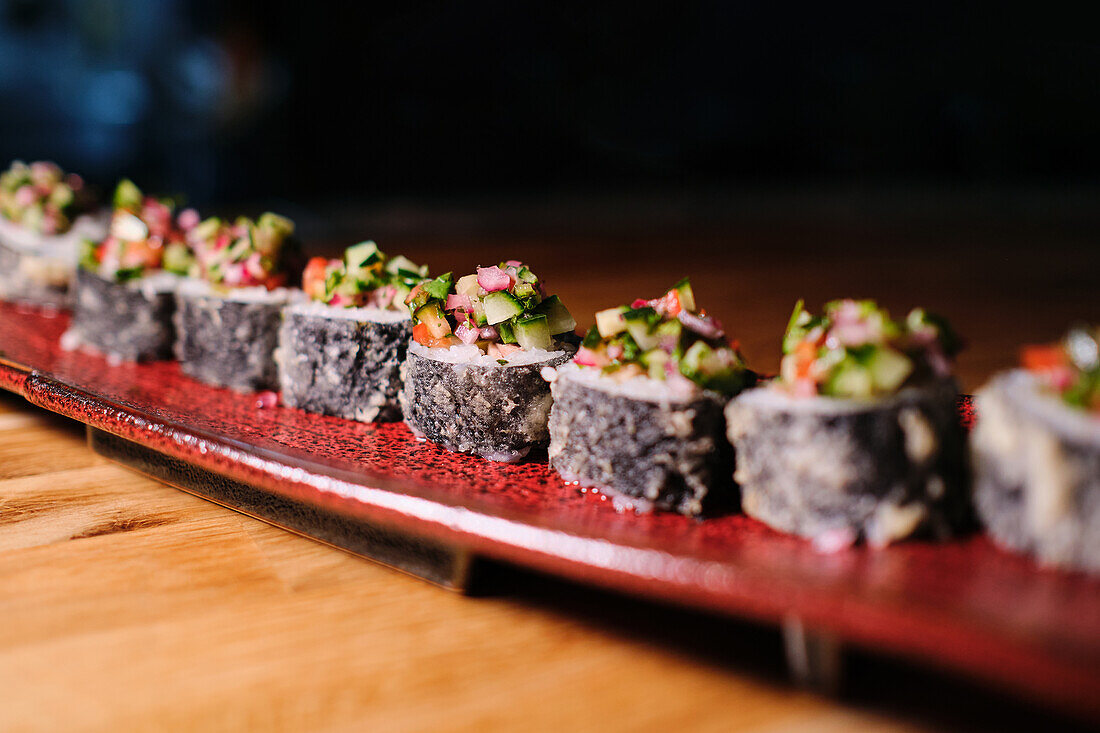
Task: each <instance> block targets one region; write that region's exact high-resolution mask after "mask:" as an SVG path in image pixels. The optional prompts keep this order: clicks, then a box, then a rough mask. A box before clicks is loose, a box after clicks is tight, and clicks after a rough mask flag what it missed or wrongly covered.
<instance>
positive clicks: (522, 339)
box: [513, 316, 550, 349]
mask: <svg viewBox="0 0 1100 733" xmlns="http://www.w3.org/2000/svg"><path fill="white" fill-rule="evenodd" d="M513 330H514V332H515V335H516V343H518V344H519V345H520V348H524V349H549V348H550V327H549V326H548V325H547V321H546V316H529V317H527V318H521V319H520V320H518V321H516V325H515V327H514V329H513Z"/></svg>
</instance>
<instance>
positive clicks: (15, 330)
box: [0, 303, 1100, 716]
mask: <svg viewBox="0 0 1100 733" xmlns="http://www.w3.org/2000/svg"><path fill="white" fill-rule="evenodd" d="M67 323H68V317H67V316H65V315H56V316H52V317H50V316H47V315H43V314H41V313H38V312H35V311H33V310H27V309H21V308H17V307H15V306H12V305H8V304H5V303H0V387H3V388H5V389H9V390H11V391H14V392H17V393H19V394H22V395H23V396H25V397H26V398H27V399H28V400H29V401H30V402H32V403H34V404H37V405H40V406H42V407H45V408H47V409H50V410H53V411H55V412H58V413H61V414H63V415H67V416H69V417H72V418H74V419H76V420H79V421H81V422H84V423H86V424H88V425H90V426H92V427H93V428H97V429H99V430H102V431H105V432H108V433H111V434H113V435H116V436H119V437H121V438H124V439H126V440H128V441H132V442H133V443H136V444H138V445H140V446H143V447H144V448H146V449H152V450H154V451H156V452H157V453H159V454H163V455H165V456H168V457H170V458H172V459H175V460H180V461H183V462H185V463H187V464H190V465H193V466H196V467H198V468H201V469H203V470H205V471H211V472H214V473H216V474H219V475H221V476H224V477H227V478H229V479H232V480H233V481H236V482H240V483H242V484H245V485H248V486H253V487H258V488H259V489H262V490H263V491H267V492H271V494H273V495H276V496H278V497H280V498H281V499H285V500H288V501H290V502H294V503H297V504H299V505H306V506H308V507H309V508H310V510H311V511H314V512H321V513H326V514H329V515H331V516H333V517H337V518H350V519H354V520H357V521H362V522H365V523H368V524H369V525H370V526H373V527H379V528H383V529H384V530H386V531H391V532H396V533H403V534H405V535H408V536H411V537H414V538H418V539H420V540H423V541H425V542H430V543H434V544H435V545H437V546H442V547H448V548H453V549H455V550H456V551H458V552H461V553H471V554H472V555H473V556H479V555H480V556H485V557H491V558H495V559H498V560H504V561H508V562H512V563H516V564H520V565H525V566H529V567H533V568H537V569H540V570H542V571H546V572H550V573H554V574H557V575H561V576H563V577H568V578H572V579H575V580H579V581H582V582H586V583H592V584H597V585H601V586H605V587H610V588H615V589H619V590H622V591H626V592H628V593H635V594H640V595H645V596H649V597H659V598H663V599H667V600H670V601H673V602H675V603H679V604H683V605H688V606H694V607H699V608H707V609H711V610H714V611H717V612H721V613H728V614H731V615H739V616H745V617H751V618H755V619H761V620H766V621H775V622H781V621H784V620H792V619H797V620H798V621H800V622H801V623H802V624H804V625H805V626H806V627H807V628H811V629H819V630H822V631H826V632H829V633H832V634H836V635H837V636H838V637H840V638H842V639H845V640H848V641H851V642H855V643H858V644H860V645H863V646H865V647H869V648H874V649H880V650H883V651H888V652H891V653H897V654H903V655H907V656H911V657H916V658H920V659H923V660H925V661H929V662H932V663H935V664H939V665H942V666H945V667H950V668H953V669H956V670H960V671H964V672H967V673H969V674H972V675H974V676H976V677H979V678H981V679H984V680H986V681H988V682H990V683H995V684H998V685H1001V686H1005V687H1009V688H1012V689H1015V690H1018V691H1020V692H1023V693H1026V694H1028V695H1030V696H1032V697H1035V698H1037V699H1040V700H1044V701H1046V702H1048V703H1055V704H1059V705H1061V706H1064V707H1065V708H1067V709H1074V710H1077V711H1078V712H1081V713H1085V714H1086V715H1093V716H1100V579H1095V578H1088V577H1085V576H1083V575H1080V574H1074V573H1066V572H1060V571H1054V570H1048V569H1041V568H1039V567H1037V566H1036V565H1034V564H1033V563H1032V562H1031V561H1029V560H1028V559H1026V558H1022V557H1017V556H1014V555H1011V554H1008V553H1006V552H1002V551H1000V550H998V549H997V548H995V547H994V546H993V545H991V544H990V542H989V541H988V540H987V539H986V538H985V537H983V536H979V535H975V536H972V537H969V538H964V539H961V540H957V541H953V542H950V543H947V544H933V543H926V542H909V543H904V544H902V545H899V546H896V547H891V548H889V549H887V550H881V551H872V550H868V549H865V548H854V549H850V550H846V551H842V552H839V553H835V554H831V555H822V554H818V553H817V552H815V551H814V550H813V549H812V548H811V546H810V545H809V543H807V542H805V541H803V540H800V539H796V538H792V537H787V536H784V535H781V534H779V533H776V532H773V531H771V530H769V529H768V528H767V527H765V526H763V525H761V524H760V523H758V522H756V521H754V520H751V519H749V518H747V517H744V516H741V515H730V516H725V517H718V518H713V519H708V520H706V521H702V522H700V521H695V520H691V519H687V518H685V517H681V516H678V515H673V514H669V513H655V514H651V515H645V516H638V515H634V514H621V513H617V512H616V511H615V510H614V508H613V507H612V506H611V502H610V501H608V500H606V499H605V498H604V497H603V496H602V495H599V494H593V493H586V492H582V491H581V490H579V489H577V488H576V487H572V486H568V485H566V484H564V483H563V482H562V481H561V480H560V479H559V478H558V477H557V476H556V475H555V474H553V473H552V472H550V471H549V470H548V468H547V467H546V465H545V463H540V462H527V463H521V464H516V465H502V464H495V463H490V462H487V461H484V460H481V459H478V458H474V457H470V456H465V455H460V454H454V453H450V452H447V451H445V450H443V449H440V448H437V447H435V446H433V445H431V444H428V443H421V442H418V441H416V440H415V439H414V438H413V436H412V435H411V434H410V433H409V431H408V430H407V429H406V428H405V426H404V425H401V424H388V425H368V424H360V423H355V422H351V421H346V420H341V419H338V418H329V417H322V416H317V415H310V414H307V413H305V412H301V411H299V410H293V409H289V408H282V407H276V408H268V409H261V408H258V407H257V406H256V400H255V398H254V397H250V396H248V395H241V394H236V393H234V392H230V391H228V390H223V389H218V388H213V387H208V386H205V385H202V384H199V383H197V382H195V381H193V380H191V379H190V378H188V377H186V376H184V375H182V374H181V372H180V370H179V367H178V366H177V365H176V364H175V363H169V362H162V363H155V364H147V365H133V364H122V365H111V364H108V363H107V361H105V360H104V359H102V358H100V357H97V356H93V355H89V354H85V353H81V352H67V351H63V350H62V349H61V348H60V346H59V339H60V336H61V334H62V333H63V332H64V330H65V328H66V326H67Z"/></svg>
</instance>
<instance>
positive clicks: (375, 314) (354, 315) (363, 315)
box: [286, 300, 409, 323]
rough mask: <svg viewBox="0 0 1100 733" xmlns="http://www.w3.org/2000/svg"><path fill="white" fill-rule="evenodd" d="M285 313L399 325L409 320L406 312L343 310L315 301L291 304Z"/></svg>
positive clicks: (362, 309)
mask: <svg viewBox="0 0 1100 733" xmlns="http://www.w3.org/2000/svg"><path fill="white" fill-rule="evenodd" d="M286 312H287V313H294V314H296V315H304V316H320V317H323V318H343V319H346V320H349V321H357V322H364V321H370V322H371V323H399V322H401V321H407V320H409V312H408V311H407V310H389V309H383V308H375V307H374V306H366V307H365V308H344V307H341V306H335V305H327V304H325V303H321V302H319V301H316V300H308V301H302V302H293V303H291V304H290V305H289V306H287V309H286Z"/></svg>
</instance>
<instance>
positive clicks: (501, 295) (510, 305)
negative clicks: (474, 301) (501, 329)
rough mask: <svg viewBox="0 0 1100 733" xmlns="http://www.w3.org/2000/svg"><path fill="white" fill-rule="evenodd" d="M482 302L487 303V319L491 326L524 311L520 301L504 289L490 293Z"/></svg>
mask: <svg viewBox="0 0 1100 733" xmlns="http://www.w3.org/2000/svg"><path fill="white" fill-rule="evenodd" d="M482 302H483V303H484V304H485V320H486V322H487V323H488V324H489V325H490V326H495V325H497V324H498V323H500V322H502V321H507V320H508V319H509V318H515V317H516V316H518V315H519V314H520V313H522V312H523V307H522V306H520V304H519V301H517V300H516V299H515V298H514V297H512V294H511V293H507V292H505V291H503V290H498V291H496V292H495V293H489V294H488V295H486V296H485V298H484V300H482ZM517 338H518V336H517Z"/></svg>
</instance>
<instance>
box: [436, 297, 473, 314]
mask: <svg viewBox="0 0 1100 733" xmlns="http://www.w3.org/2000/svg"><path fill="white" fill-rule="evenodd" d="M455 308H465V309H466V310H473V306H472V305H471V304H470V296H469V295H460V294H458V293H451V294H450V295H448V296H447V302H446V304H445V305H444V306H443V310H446V311H453V310H454V309H455Z"/></svg>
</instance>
